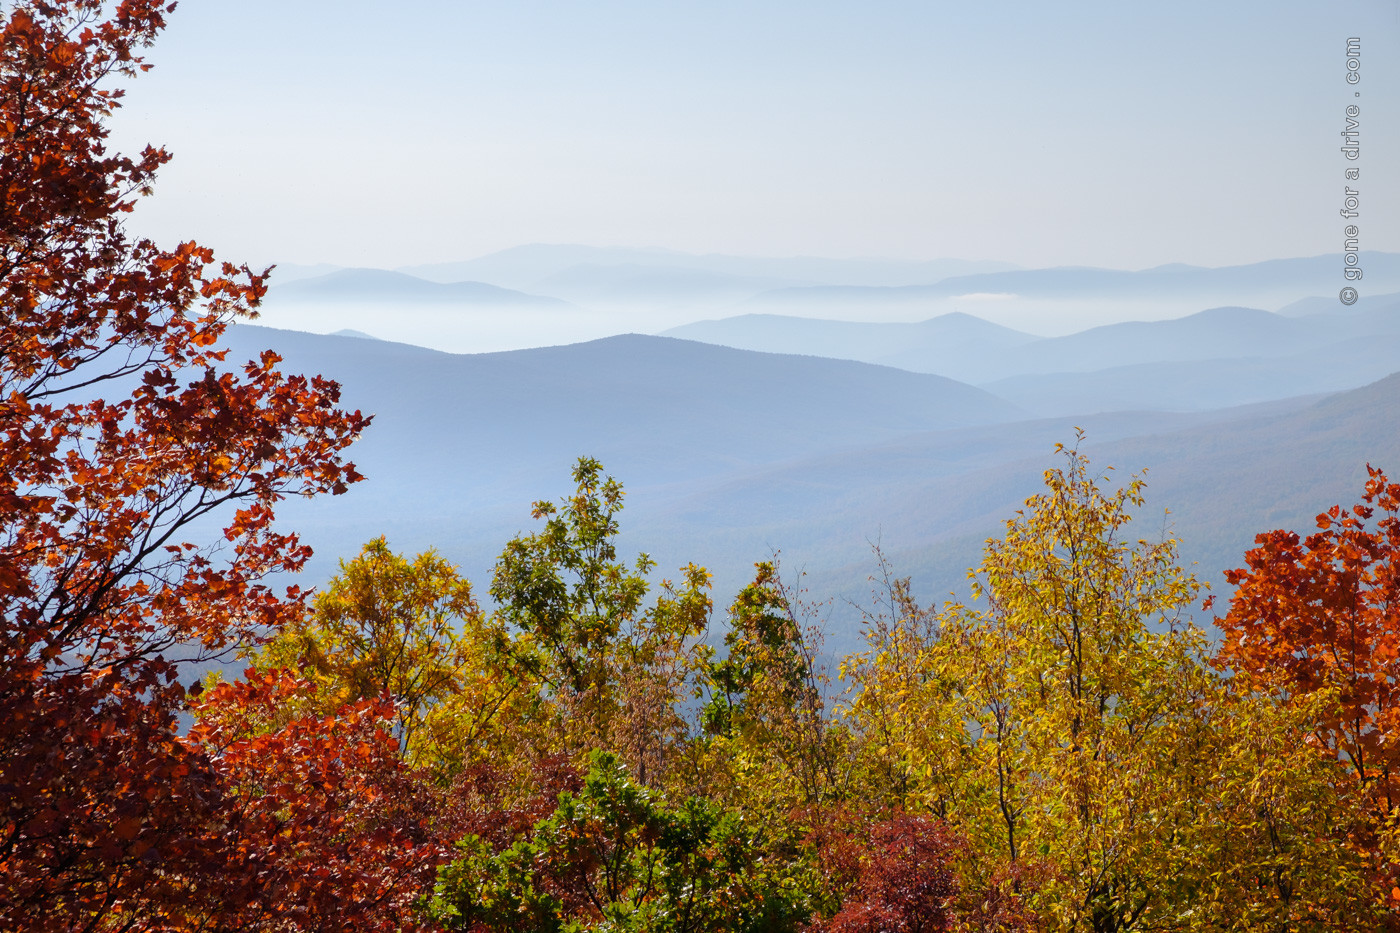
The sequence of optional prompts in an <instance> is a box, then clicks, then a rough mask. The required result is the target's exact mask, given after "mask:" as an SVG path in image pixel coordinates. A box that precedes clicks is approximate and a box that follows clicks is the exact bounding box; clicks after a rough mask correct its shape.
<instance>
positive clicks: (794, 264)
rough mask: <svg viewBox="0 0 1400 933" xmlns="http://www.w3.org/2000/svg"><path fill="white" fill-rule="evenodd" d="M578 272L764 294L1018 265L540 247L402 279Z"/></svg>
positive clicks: (519, 278)
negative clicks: (677, 279)
mask: <svg viewBox="0 0 1400 933" xmlns="http://www.w3.org/2000/svg"><path fill="white" fill-rule="evenodd" d="M578 266H593V267H619V266H630V267H646V266H658V267H666V268H669V269H672V270H680V269H685V270H690V271H693V272H705V273H709V274H710V275H713V276H720V277H724V278H738V279H756V280H760V282H762V281H763V280H769V283H768V284H766V285H763V286H761V288H773V287H777V286H776V285H775V284H774V280H776V281H781V282H785V283H791V284H806V285H912V284H926V283H930V282H937V281H939V280H941V279H945V278H947V277H949V276H953V275H970V274H973V273H979V272H996V271H1003V270H1007V269H1014V268H1016V266H1015V265H1013V264H1012V263H1007V262H995V261H990V260H984V261H973V260H962V259H935V260H929V261H899V260H886V259H827V258H821V257H816V256H791V257H762V256H725V255H720V254H713V253H712V254H706V255H695V254H691V253H682V252H677V251H675V250H661V249H628V248H620V247H597V246H577V245H556V244H544V243H535V244H530V245H526V246H516V247H512V248H511V249H506V250H501V251H500V252H497V253H491V254H490V255H487V256H481V257H479V258H477V259H470V260H466V261H463V262H448V263H432V264H428V265H419V266H405V267H403V268H401V269H400V270H399V271H400V272H407V273H409V274H411V275H415V276H418V277H421V278H425V279H431V280H433V281H439V282H454V281H460V280H462V279H476V280H480V281H486V282H493V283H495V284H497V285H503V286H506V287H510V288H519V289H525V290H536V286H537V285H539V284H540V283H542V282H543V281H544V280H545V279H546V278H549V277H551V276H556V275H560V274H561V273H565V272H568V271H569V270H571V269H573V268H575V267H578ZM756 291H757V290H756ZM546 293H550V292H547V291H546ZM550 294H552V293H550Z"/></svg>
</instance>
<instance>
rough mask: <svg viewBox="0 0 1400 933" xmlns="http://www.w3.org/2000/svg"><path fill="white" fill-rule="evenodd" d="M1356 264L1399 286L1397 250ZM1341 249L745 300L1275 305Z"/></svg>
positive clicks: (1325, 280) (1375, 282) (1324, 274)
mask: <svg viewBox="0 0 1400 933" xmlns="http://www.w3.org/2000/svg"><path fill="white" fill-rule="evenodd" d="M1361 265H1362V266H1363V267H1364V268H1365V270H1366V281H1367V282H1368V283H1370V285H1371V287H1372V288H1374V289H1376V290H1378V291H1394V290H1396V289H1397V288H1400V254H1397V253H1382V252H1365V253H1362V254H1361ZM1342 268H1343V265H1342V256H1341V254H1330V255H1324V256H1313V257H1308V258H1302V259H1275V260H1269V261H1267V262H1259V263H1251V264H1248V265H1240V266H1222V267H1219V268H1204V267H1200V266H1188V265H1181V264H1176V265H1170V266H1161V267H1158V268H1155V269H1144V270H1141V271H1136V272H1132V271H1124V270H1119V269H1095V268H1084V267H1060V268H1052V269H1020V270H1011V271H1005V272H988V273H980V274H974V275H960V276H954V277H951V278H945V279H943V280H941V281H939V282H936V283H932V284H927V285H906V286H901V287H881V288H870V287H858V286H855V285H843V286H839V287H807V288H791V289H780V290H776V291H773V292H768V293H765V294H762V295H758V296H756V297H755V298H753V299H752V300H751V301H750V304H751V305H752V306H753V308H752V310H755V311H757V310H760V309H762V310H772V311H778V310H780V309H785V310H786V313H794V312H797V313H801V311H800V309H804V308H806V309H813V308H819V307H824V306H832V305H836V306H861V307H878V306H899V305H907V304H918V303H926V302H929V301H933V300H937V299H946V298H951V297H954V296H959V295H976V294H1005V295H1014V296H1016V297H1017V298H1020V299H1031V298H1042V299H1079V300H1088V299H1116V300H1122V301H1157V300H1161V299H1162V298H1164V297H1172V298H1175V299H1178V300H1180V299H1193V300H1201V301H1204V302H1219V301H1243V302H1245V303H1248V304H1265V303H1273V302H1271V301H1265V300H1263V299H1265V298H1268V297H1269V296H1276V297H1279V298H1282V299H1283V300H1284V301H1293V300H1296V299H1297V296H1298V295H1308V294H1319V293H1326V292H1329V291H1331V292H1334V293H1335V291H1336V290H1337V289H1338V288H1340V287H1341V285H1342V284H1345V282H1343V280H1342V279H1341V273H1340V270H1341V269H1342Z"/></svg>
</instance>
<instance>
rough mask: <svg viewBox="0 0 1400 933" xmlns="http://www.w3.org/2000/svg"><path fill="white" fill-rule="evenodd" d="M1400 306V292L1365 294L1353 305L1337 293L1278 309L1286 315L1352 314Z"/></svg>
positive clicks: (1304, 300) (1307, 299)
mask: <svg viewBox="0 0 1400 933" xmlns="http://www.w3.org/2000/svg"><path fill="white" fill-rule="evenodd" d="M1397 306H1400V292H1393V293H1391V294H1388V295H1363V296H1362V297H1361V298H1359V299H1358V300H1357V302H1356V303H1355V304H1353V305H1344V304H1342V303H1341V302H1340V301H1338V300H1337V296H1336V295H1328V296H1326V297H1323V298H1318V297H1313V298H1302V299H1299V300H1298V301H1295V302H1293V303H1292V304H1289V305H1285V306H1284V307H1282V308H1279V309H1278V313H1279V314H1282V315H1283V316H1284V317H1309V316H1311V315H1315V314H1332V315H1352V314H1360V313H1362V312H1365V311H1377V310H1381V309H1385V308H1394V307H1397Z"/></svg>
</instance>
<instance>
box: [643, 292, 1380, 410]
mask: <svg viewBox="0 0 1400 933" xmlns="http://www.w3.org/2000/svg"><path fill="white" fill-rule="evenodd" d="M1386 302H1388V303H1386ZM1358 304H1360V303H1359V302H1358ZM666 333H667V334H670V335H674V336H678V337H689V338H692V339H697V340H705V341H707V342H712V343H717V344H722V345H725V346H736V347H744V348H747V349H759V350H766V351H771V352H793V353H809V354H813V355H819V356H832V357H840V358H847V359H860V360H864V361H867V362H876V363H881V364H885V365H892V366H899V367H902V368H906V369H910V370H914V371H917V372H935V373H939V374H941V375H945V376H949V377H951V378H955V379H959V380H962V381H966V382H970V383H974V384H977V385H980V386H982V387H983V388H985V389H988V390H989V391H991V392H993V393H996V394H998V395H1001V396H1003V397H1004V398H1007V399H1009V400H1011V401H1013V402H1015V403H1016V404H1018V405H1020V406H1022V407H1023V408H1025V409H1027V410H1028V411H1033V412H1036V413H1037V414H1041V415H1058V414H1066V413H1084V412H1098V411H1115V410H1123V409H1155V410H1179V411H1192V410H1203V409H1208V408H1221V407H1226V406H1231V405H1243V404H1249V403H1252V402H1258V401H1264V400H1267V399H1277V398H1285V397H1288V396H1294V395H1304V394H1309V393H1320V392H1334V391H1340V390H1343V389H1349V388H1355V387H1356V386H1358V385H1362V384H1364V383H1366V382H1368V381H1371V380H1373V379H1377V378H1380V377H1381V376H1384V375H1386V374H1388V373H1391V372H1394V371H1396V370H1397V369H1400V346H1398V344H1400V302H1397V301H1395V299H1394V298H1386V299H1385V300H1384V301H1383V300H1382V299H1379V298H1378V299H1376V300H1375V301H1372V302H1369V303H1367V304H1366V305H1365V306H1364V307H1363V309H1362V310H1355V311H1349V312H1347V313H1346V314H1314V315H1311V316H1308V317H1286V316H1284V315H1282V314H1275V313H1271V312H1268V311H1261V310H1259V309H1254V308H1213V309H1210V310H1207V311H1202V312H1199V313H1197V314H1192V315H1188V316H1186V317H1182V318H1176V319H1172V320H1165V321H1145V322H1128V323H1121V324H1110V325H1105V326H1102V327H1095V328H1090V329H1088V330H1085V331H1081V332H1079V333H1076V334H1071V335H1068V336H1065V337H1054V338H1036V337H1033V336H1031V335H1029V334H1025V333H1021V332H1018V331H1014V330H1011V329H1009V328H1003V327H999V326H998V325H994V324H991V323H989V322H986V321H982V320H980V319H978V318H974V317H970V316H968V315H964V314H949V315H943V316H940V317H937V318H933V319H930V320H927V321H923V322H920V323H918V324H889V323H885V324H866V323H859V322H853V321H828V320H821V319H817V318H796V317H785V316H781V315H752V314H751V315H741V316H739V317H734V318H727V319H724V320H719V321H701V322H697V323H695V324H688V325H683V326H681V327H676V328H673V329H671V330H669V331H666Z"/></svg>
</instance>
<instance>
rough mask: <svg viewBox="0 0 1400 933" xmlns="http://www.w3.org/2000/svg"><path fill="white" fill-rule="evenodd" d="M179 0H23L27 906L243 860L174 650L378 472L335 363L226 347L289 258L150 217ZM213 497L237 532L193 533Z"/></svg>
mask: <svg viewBox="0 0 1400 933" xmlns="http://www.w3.org/2000/svg"><path fill="white" fill-rule="evenodd" d="M173 8H174V4H169V5H165V4H162V3H157V2H155V0H120V2H115V3H113V2H110V0H109V2H102V0H22V2H16V3H8V4H5V5H4V7H0V928H4V929H63V930H82V929H121V928H124V927H131V926H141V925H143V924H145V925H146V926H148V927H149V926H152V925H153V924H155V923H156V921H151V922H149V923H148V922H146V921H142V920H141V919H140V918H141V917H142V916H143V915H145V916H149V917H158V916H159V917H164V916H168V917H172V918H174V917H178V916H179V915H180V912H181V910H182V909H183V908H182V907H181V906H180V905H181V904H184V903H186V902H187V901H188V899H189V898H190V897H191V894H190V889H189V883H188V879H191V878H197V877H200V876H201V873H204V874H206V875H212V874H217V871H218V870H219V867H220V866H219V865H218V864H216V862H217V859H219V858H221V857H222V855H221V853H220V852H218V851H217V850H216V849H212V850H211V849H210V848H209V847H208V846H206V845H205V844H204V842H205V840H204V834H205V830H206V829H207V827H208V826H209V825H210V820H213V821H214V822H216V823H217V822H218V820H220V819H223V818H224V817H222V816H220V815H219V814H220V813H222V812H223V808H225V807H226V796H227V791H226V789H225V788H224V787H222V786H221V784H220V777H219V773H218V770H217V769H216V768H214V767H212V765H211V760H210V758H209V756H208V754H207V753H206V752H205V751H204V750H202V749H201V748H199V747H198V746H197V745H195V744H193V743H191V742H188V741H186V740H183V739H181V738H180V737H179V736H178V735H177V732H176V729H175V719H174V717H175V715H176V713H177V712H178V710H179V709H180V708H181V704H182V703H183V698H184V688H183V686H182V685H181V683H180V679H179V677H178V676H177V675H178V673H179V669H178V667H177V664H176V661H175V660H174V659H175V658H176V657H177V656H180V657H184V658H186V659H190V658H196V659H197V658H200V657H209V656H212V655H214V654H217V653H219V652H221V651H224V650H227V648H228V647H229V646H230V645H232V644H233V643H235V642H236V641H238V640H240V639H242V638H245V637H249V636H252V635H253V634H254V633H256V632H258V631H262V630H265V629H266V628H267V627H271V626H276V625H278V624H280V623H281V622H282V621H283V619H284V618H285V616H286V614H287V613H288V612H297V611H300V610H299V606H298V600H299V594H298V593H297V592H296V591H295V590H292V591H289V592H287V593H277V592H274V590H273V589H272V588H271V587H270V586H269V585H268V584H267V583H265V582H264V579H265V577H266V576H267V575H268V574H270V573H274V572H278V571H294V570H296V569H298V568H300V567H301V566H302V565H303V564H304V562H305V560H306V558H307V556H308V551H307V549H306V548H305V547H303V546H302V545H300V544H299V543H298V541H297V540H296V538H295V537H294V536H291V535H285V534H281V533H278V532H276V531H274V529H273V527H272V524H271V523H272V518H273V508H274V505H275V504H276V502H277V501H278V500H279V499H281V498H282V497H284V496H287V495H311V494H315V493H322V492H332V493H338V492H341V491H343V490H344V489H345V487H346V484H348V483H351V482H354V481H355V480H356V479H358V478H359V477H358V474H356V472H355V469H354V467H353V465H352V464H349V463H346V462H344V461H343V460H342V451H343V450H344V449H345V447H346V446H347V445H348V444H349V443H350V442H351V441H352V440H353V439H354V438H355V437H356V435H357V434H358V433H359V432H360V430H361V429H362V428H363V427H364V425H365V424H366V423H367V419H365V418H363V417H362V416H360V414H359V413H358V412H354V413H349V412H346V411H343V410H341V409H340V408H338V407H337V404H338V387H337V386H336V385H335V384H334V383H333V382H329V381H327V380H323V379H321V378H319V377H316V378H306V377H302V376H293V375H287V374H284V373H282V372H280V371H279V370H278V368H277V364H278V362H279V359H278V357H277V356H276V355H275V354H273V353H270V352H269V353H264V354H263V355H262V357H261V359H259V360H255V361H251V362H248V363H246V364H245V365H233V363H232V361H225V359H224V351H222V350H220V349H219V348H218V341H219V338H220V335H221V333H222V332H223V331H224V329H225V328H226V327H227V325H228V324H229V323H231V322H233V321H235V320H237V319H239V318H242V317H248V316H251V314H252V311H253V309H254V307H255V306H256V305H257V303H258V301H259V299H260V298H261V297H262V295H263V293H264V290H265V286H264V276H263V275H262V274H255V273H254V272H252V271H250V270H249V269H248V268H247V267H246V266H244V267H237V268H236V267H234V266H232V265H230V264H227V263H224V264H216V263H215V262H214V259H213V255H212V253H211V252H210V251H209V250H208V249H206V248H204V247H201V246H198V245H196V244H195V243H193V242H187V243H182V244H179V245H178V246H176V247H174V248H173V249H163V248H160V247H158V246H156V245H155V244H153V243H151V242H150V241H148V240H144V239H134V238H131V237H129V236H128V235H127V234H126V232H125V230H124V227H123V219H124V217H125V215H126V214H127V213H129V212H130V211H131V210H132V208H133V206H134V204H135V201H136V199H137V198H138V197H139V196H140V195H141V194H143V193H145V192H147V191H148V190H149V188H150V185H151V183H152V181H153V178H154V176H155V173H156V171H157V169H158V168H159V167H160V166H161V165H162V164H164V163H165V162H166V161H167V159H168V158H169V156H168V155H167V153H166V152H165V151H164V150H161V149H157V148H151V147H147V148H146V149H145V150H144V151H143V152H141V153H140V154H139V155H135V156H130V155H122V154H117V153H114V152H111V151H109V149H108V148H107V142H106V139H107V130H106V128H105V127H104V121H105V120H106V119H107V118H108V117H109V116H110V114H111V113H112V111H113V110H114V109H115V108H116V107H117V106H118V105H119V103H120V100H121V96H122V92H121V90H120V89H119V88H117V87H114V81H115V80H117V79H119V78H121V77H122V76H130V75H133V74H135V73H137V72H138V71H139V70H144V69H145V68H146V67H148V66H146V65H144V64H142V62H141V57H140V53H141V51H142V49H143V48H144V47H146V46H148V45H149V44H150V43H151V41H152V40H153V39H154V37H155V36H156V34H157V33H158V32H159V31H160V30H161V28H162V27H163V26H164V24H165V16H166V15H167V14H168V13H169V12H170V11H171V10H173ZM210 515H216V516H222V517H223V525H224V532H223V534H222V535H221V536H218V537H217V538H216V540H214V541H203V542H199V541H190V540H188V538H189V537H191V536H192V535H191V533H190V526H191V524H192V523H194V522H196V521H200V520H203V519H205V518H206V516H210ZM192 909H193V908H192ZM170 923H171V924H174V925H178V924H176V922H175V920H171V921H170Z"/></svg>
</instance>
